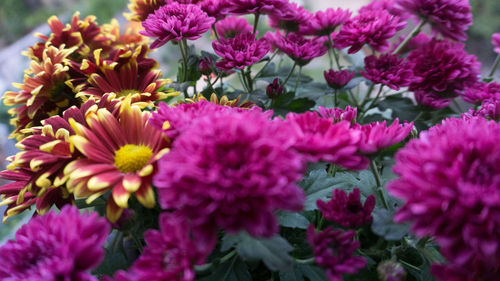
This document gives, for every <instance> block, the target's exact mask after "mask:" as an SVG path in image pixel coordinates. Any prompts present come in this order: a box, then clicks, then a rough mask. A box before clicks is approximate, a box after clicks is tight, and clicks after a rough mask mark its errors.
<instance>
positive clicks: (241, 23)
mask: <svg viewBox="0 0 500 281" xmlns="http://www.w3.org/2000/svg"><path fill="white" fill-rule="evenodd" d="M215 30H216V31H217V34H218V35H219V37H220V38H224V39H229V38H234V37H236V35H238V34H243V33H252V26H251V25H250V24H249V23H248V21H247V20H246V19H245V18H240V17H236V16H229V17H227V18H225V19H223V20H221V21H218V22H217V23H216V24H215Z"/></svg>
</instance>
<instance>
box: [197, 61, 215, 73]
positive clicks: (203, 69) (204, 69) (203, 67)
mask: <svg viewBox="0 0 500 281" xmlns="http://www.w3.org/2000/svg"><path fill="white" fill-rule="evenodd" d="M212 63H213V61H212V58H210V57H204V58H202V59H201V60H200V64H199V65H198V71H200V73H201V74H203V75H209V74H211V73H212Z"/></svg>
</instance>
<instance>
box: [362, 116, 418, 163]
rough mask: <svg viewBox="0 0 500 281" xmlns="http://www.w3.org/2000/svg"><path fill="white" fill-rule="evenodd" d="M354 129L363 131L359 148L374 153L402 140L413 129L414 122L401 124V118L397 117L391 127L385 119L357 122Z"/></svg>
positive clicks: (367, 152)
mask: <svg viewBox="0 0 500 281" xmlns="http://www.w3.org/2000/svg"><path fill="white" fill-rule="evenodd" d="M353 129H354V130H358V131H360V132H361V136H362V138H361V143H360V146H359V150H360V151H361V152H362V153H364V154H373V153H377V152H378V151H380V150H382V149H384V148H388V147H391V146H393V145H395V144H397V143H400V142H402V141H403V140H404V139H405V138H406V137H407V136H408V135H409V134H410V132H411V130H412V129H413V122H411V123H408V122H406V121H405V122H404V124H399V119H398V118H396V119H395V120H394V122H392V125H390V126H389V127H387V124H386V121H384V122H375V123H371V124H367V125H359V124H356V125H355V126H354V127H353Z"/></svg>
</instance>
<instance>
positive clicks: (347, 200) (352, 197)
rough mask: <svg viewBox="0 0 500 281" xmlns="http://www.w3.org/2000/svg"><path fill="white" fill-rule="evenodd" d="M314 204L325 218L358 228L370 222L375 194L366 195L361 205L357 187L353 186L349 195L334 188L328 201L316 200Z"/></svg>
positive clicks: (343, 225)
mask: <svg viewBox="0 0 500 281" xmlns="http://www.w3.org/2000/svg"><path fill="white" fill-rule="evenodd" d="M316 204H317V205H318V208H319V210H320V211H321V213H323V217H324V218H325V219H327V220H329V221H332V222H334V223H336V224H338V225H340V226H342V227H346V228H358V227H361V226H363V225H365V224H369V223H371V222H372V220H373V217H372V211H373V208H375V196H374V195H370V196H368V197H367V198H366V201H365V204H364V205H363V203H361V192H360V191H359V188H354V190H353V191H352V192H351V193H349V195H347V193H346V192H345V191H343V190H340V189H334V190H333V191H332V199H331V200H330V201H328V202H325V201H322V200H318V202H316Z"/></svg>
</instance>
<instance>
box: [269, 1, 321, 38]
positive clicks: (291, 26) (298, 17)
mask: <svg viewBox="0 0 500 281" xmlns="http://www.w3.org/2000/svg"><path fill="white" fill-rule="evenodd" d="M285 7H286V8H285V9H282V10H279V11H278V10H273V11H272V12H271V13H269V25H270V26H271V27H273V28H276V29H283V30H286V31H288V32H299V30H301V29H303V27H304V26H305V25H307V22H308V21H309V20H310V19H311V17H312V16H313V15H312V13H311V12H309V11H308V10H307V9H305V8H304V7H303V6H299V5H298V4H297V3H289V4H287V5H286V6H285Z"/></svg>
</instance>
